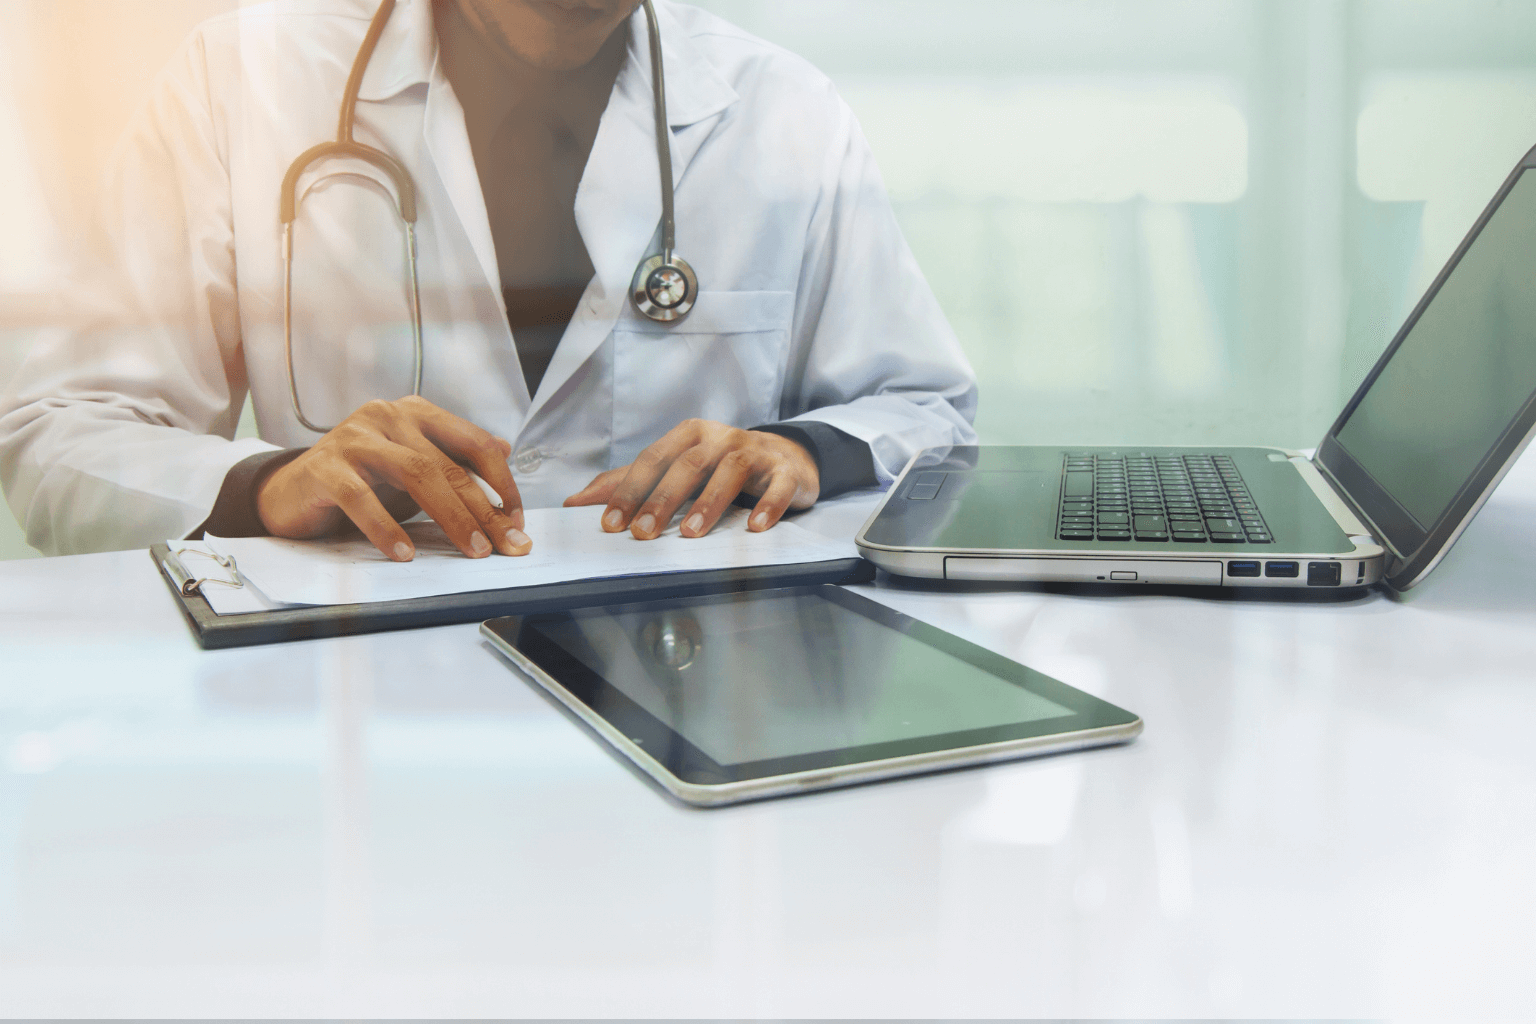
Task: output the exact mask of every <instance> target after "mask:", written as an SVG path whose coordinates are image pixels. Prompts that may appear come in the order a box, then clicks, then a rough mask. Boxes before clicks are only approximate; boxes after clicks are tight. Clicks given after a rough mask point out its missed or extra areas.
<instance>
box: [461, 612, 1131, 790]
mask: <svg viewBox="0 0 1536 1024" xmlns="http://www.w3.org/2000/svg"><path fill="white" fill-rule="evenodd" d="M480 631H481V633H483V634H484V635H485V637H486V638H487V639H488V640H489V641H490V642H491V644H493V645H494V646H495V648H496V649H497V650H498V651H500V652H501V653H502V654H504V655H505V656H506V657H507V658H509V659H511V661H512V662H513V663H514V664H516V665H517V666H518V667H519V668H521V669H522V670H523V671H524V672H525V673H527V674H528V675H529V676H531V677H532V678H533V679H534V681H535V682H537V683H539V684H540V685H541V686H543V687H544V688H545V689H546V690H548V691H549V692H550V693H551V694H552V695H553V696H554V697H555V698H556V699H557V700H559V701H560V702H561V703H562V704H564V705H565V706H566V707H567V708H569V709H570V710H571V711H572V712H574V713H575V714H576V715H577V716H579V717H580V718H581V719H582V720H583V721H585V722H586V723H587V724H588V725H589V726H591V727H592V728H593V729H594V730H596V731H597V733H598V734H599V735H600V736H602V737H603V738H604V739H605V740H607V741H608V742H609V743H611V744H612V745H613V746H614V748H615V749H617V750H618V751H620V752H621V753H623V754H624V756H625V757H627V758H629V759H630V760H631V761H633V762H634V763H635V765H636V766H638V767H639V768H640V769H641V770H642V771H644V772H645V773H646V774H647V775H649V776H651V777H652V778H653V779H655V780H656V781H657V782H658V783H660V784H661V785H662V786H663V787H665V788H666V789H667V790H668V791H670V792H671V793H672V794H673V795H674V796H676V797H677V798H678V799H680V800H683V801H685V802H686V803H690V804H695V805H699V806H719V805H722V804H730V803H736V802H739V801H743V800H756V799H761V798H764V797H771V796H782V795H787V794H791V793H804V792H810V791H813V790H818V789H827V788H830V787H833V786H847V785H852V784H855V783H860V782H870V781H874V780H877V779H888V778H893V777H896V776H900V775H911V774H915V773H918V772H931V771H938V770H942V769H948V768H957V767H962V766H966V765H977V764H986V763H988V762H991V761H1001V760H1005V759H1010V758H1018V757H1027V756H1031V755H1035V754H1045V753H1052V752H1056V751H1064V750H1077V749H1081V748H1085V747H1094V746H1103V745H1106V744H1112V743H1124V742H1126V741H1128V740H1130V739H1132V738H1133V737H1135V736H1136V735H1137V734H1138V733H1139V732H1141V725H1142V723H1141V719H1140V718H1138V717H1137V716H1136V715H1134V714H1132V713H1131V712H1129V711H1124V710H1122V709H1120V708H1118V707H1115V706H1114V705H1113V704H1108V703H1106V702H1104V701H1102V700H1099V699H1098V698H1097V697H1094V696H1091V695H1089V694H1086V693H1083V692H1082V691H1080V690H1075V689H1073V688H1072V687H1070V686H1068V685H1066V684H1065V683H1061V682H1058V681H1057V680H1055V679H1051V678H1050V677H1048V676H1045V675H1042V674H1040V673H1039V672H1036V671H1034V670H1033V669H1030V668H1026V667H1025V666H1023V665H1020V664H1018V663H1017V662H1014V661H1010V660H1008V659H1007V658H1004V657H1002V656H1001V655H999V654H994V653H993V652H991V651H989V650H986V649H985V648H983V647H978V646H977V645H975V644H973V643H969V642H967V641H965V640H962V639H960V638H959V637H957V636H954V635H952V634H950V633H946V632H944V631H943V630H941V629H936V628H935V627H933V626H930V625H927V624H926V623H922V622H919V621H917V620H916V619H914V618H911V617H910V616H907V615H903V614H902V613H901V612H898V611H893V610H892V609H890V608H887V607H885V606H884V605H881V604H878V603H876V602H874V601H871V600H869V599H868V598H865V597H862V596H860V595H858V594H855V593H852V592H851V591H847V590H844V589H842V588H841V587H835V586H817V587H794V588H788V589H782V590H764V591H756V592H752V593H738V594H721V595H716V596H712V597H702V598H687V599H678V600H659V601H645V602H640V603H635V604H622V605H611V606H602V607H591V608H577V609H573V610H568V611H560V612H550V613H547V614H546V613H541V614H531V615H519V616H509V617H506V618H500V619H491V620H489V621H488V622H485V623H483V624H482V625H481V627H480Z"/></svg>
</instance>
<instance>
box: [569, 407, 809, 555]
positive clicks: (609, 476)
mask: <svg viewBox="0 0 1536 1024" xmlns="http://www.w3.org/2000/svg"><path fill="white" fill-rule="evenodd" d="M701 487H702V488H703V491H702V492H700V490H699V488H701ZM742 493H746V494H749V495H753V496H754V497H757V498H758V502H757V506H756V507H755V508H754V509H753V510H752V515H751V517H750V518H749V519H748V520H747V529H749V530H752V531H753V532H760V531H762V530H766V529H768V528H769V527H771V526H773V525H774V524H775V523H777V522H778V521H779V518H780V517H781V516H783V515H784V513H785V512H786V511H787V510H788V509H791V508H797V509H798V508H810V507H811V506H812V505H814V504H816V498H817V497H818V496H819V495H820V494H821V476H820V474H819V473H818V472H817V470H816V462H815V460H814V459H812V458H811V455H810V453H809V452H807V451H806V450H805V449H804V448H802V447H801V446H800V445H798V444H796V443H795V442H793V441H791V440H790V439H789V438H787V437H780V436H778V435H777V434H766V433H762V432H759V431H755V430H740V429H738V428H736V427H728V426H726V425H725V424H724V423H716V422H714V421H713V420H688V421H686V422H684V423H680V424H678V425H677V426H675V427H673V428H672V429H671V430H669V431H667V433H666V435H665V436H664V437H662V438H661V440H659V441H657V442H656V443H655V444H653V445H651V446H650V447H648V448H646V449H645V451H643V452H641V453H640V455H639V457H638V458H636V459H635V461H634V462H632V463H630V464H629V465H628V466H621V467H619V468H618V469H610V470H608V472H606V473H599V474H598V475H597V476H596V477H594V478H593V480H592V482H591V483H589V484H587V486H586V487H583V488H582V489H581V490H580V491H577V492H576V493H575V494H573V495H571V496H570V497H569V498H566V499H565V504H566V505H567V506H571V505H600V504H604V503H606V504H607V505H608V510H607V511H606V512H604V513H603V529H604V530H605V531H607V532H608V533H617V532H618V531H620V530H622V529H624V528H625V527H626V526H628V527H629V532H630V533H632V534H634V536H635V538H636V539H638V540H650V539H651V538H653V537H656V536H659V535H660V534H661V532H662V531H663V530H665V529H666V528H667V524H668V523H670V522H671V521H672V514H673V513H674V512H676V511H677V509H678V506H680V505H681V504H682V503H683V502H684V501H686V500H687V499H688V498H689V497H691V496H692V495H694V494H698V499H697V500H696V501H694V503H693V507H692V508H691V509H690V510H689V512H688V517H687V518H686V519H684V520H683V526H682V534H683V536H684V537H702V536H704V535H705V534H706V533H708V532H709V531H710V530H711V529H712V528H713V527H714V525H715V523H716V522H717V521H719V519H720V516H721V515H722V514H724V512H725V510H726V507H727V506H729V505H730V503H731V502H732V501H734V500H735V498H736V495H738V494H742ZM642 503H643V504H642Z"/></svg>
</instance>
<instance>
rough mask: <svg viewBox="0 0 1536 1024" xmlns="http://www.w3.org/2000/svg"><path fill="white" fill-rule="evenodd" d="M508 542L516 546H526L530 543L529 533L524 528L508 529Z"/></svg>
mask: <svg viewBox="0 0 1536 1024" xmlns="http://www.w3.org/2000/svg"><path fill="white" fill-rule="evenodd" d="M507 543H508V544H510V545H512V546H513V547H514V548H520V547H525V546H526V545H527V544H528V535H527V534H526V533H524V532H523V531H522V530H508V531H507Z"/></svg>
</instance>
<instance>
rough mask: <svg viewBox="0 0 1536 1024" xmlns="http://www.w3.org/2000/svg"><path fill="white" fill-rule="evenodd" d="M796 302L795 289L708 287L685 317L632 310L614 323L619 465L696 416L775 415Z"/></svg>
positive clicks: (734, 419) (766, 418) (615, 456)
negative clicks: (653, 317)
mask: <svg viewBox="0 0 1536 1024" xmlns="http://www.w3.org/2000/svg"><path fill="white" fill-rule="evenodd" d="M794 307H795V296H794V293H793V292H713V291H701V292H700V293H699V300H698V303H697V304H696V305H695V306H694V308H693V311H692V312H691V313H689V314H688V316H687V317H686V318H685V319H683V320H682V321H681V322H679V323H675V324H659V323H653V322H651V321H649V320H646V319H644V318H642V317H641V316H640V315H639V314H638V313H635V312H634V311H633V310H629V311H627V314H626V316H625V317H624V318H623V319H621V320H620V321H619V322H618V324H616V325H615V326H614V330H613V448H612V456H611V458H612V465H614V466H622V465H625V464H627V463H629V462H632V461H634V458H635V456H636V455H638V454H639V453H640V451H641V449H643V448H644V447H645V446H646V445H648V444H650V443H651V442H652V441H655V440H656V439H657V438H659V437H661V436H662V435H663V434H665V433H666V432H667V431H668V430H671V429H672V428H673V427H675V426H677V424H678V423H680V422H682V421H683V420H686V419H689V418H691V417H698V418H699V419H707V420H717V421H719V422H721V423H729V424H731V425H733V426H737V427H755V426H758V425H759V424H763V423H771V422H773V421H774V420H776V419H777V418H778V409H779V396H780V393H781V392H782V391H783V388H784V369H785V362H786V358H787V353H788V349H789V328H790V322H791V319H792V318H793V315H794Z"/></svg>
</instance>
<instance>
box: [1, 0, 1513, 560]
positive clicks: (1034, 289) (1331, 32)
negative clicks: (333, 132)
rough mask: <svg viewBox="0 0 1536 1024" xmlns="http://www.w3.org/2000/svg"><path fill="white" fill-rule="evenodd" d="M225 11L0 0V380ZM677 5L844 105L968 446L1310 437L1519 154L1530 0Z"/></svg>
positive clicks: (4, 547) (10, 535) (18, 548)
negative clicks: (951, 341)
mask: <svg viewBox="0 0 1536 1024" xmlns="http://www.w3.org/2000/svg"><path fill="white" fill-rule="evenodd" d="M232 6H234V4H233V3H232V2H230V0H0V195H3V196H5V197H6V200H7V203H8V204H9V206H10V213H9V214H8V216H7V223H6V227H5V228H4V234H3V237H4V239H5V244H4V245H3V246H0V387H4V386H5V385H6V384H8V382H9V380H10V378H11V376H12V374H13V373H14V369H15V367H16V366H17V365H18V363H19V362H20V360H21V359H22V358H23V356H24V355H25V352H26V349H27V346H28V344H29V343H30V339H31V338H32V337H34V336H35V335H36V332H37V331H38V330H39V329H40V328H46V327H47V325H48V323H49V319H50V313H49V309H50V307H49V299H48V297H47V296H48V291H49V282H50V281H51V280H52V279H53V275H55V274H56V273H57V268H58V267H59V266H61V265H62V254H63V253H64V252H66V251H67V250H68V248H69V246H70V245H71V240H72V239H74V238H76V237H78V236H79V234H80V232H81V231H82V230H83V213H82V211H83V210H85V209H86V208H87V207H88V201H89V196H90V193H91V191H92V189H93V185H94V182H95V181H96V180H97V178H98V176H99V174H100V172H101V167H102V164H103V163H104V161H105V159H106V156H107V153H108V152H109V151H110V148H111V145H112V142H113V140H114V139H115V138H116V136H117V134H118V133H119V132H120V131H121V128H122V125H123V123H124V121H125V119H126V118H127V116H128V114H129V113H130V112H131V110H132V108H133V107H134V105H135V104H136V103H137V102H138V100H139V99H140V97H142V95H143V94H144V92H145V90H146V89H147V88H148V86H149V83H150V81H151V79H152V77H153V75H154V74H155V72H156V71H157V70H158V68H159V67H160V65H161V64H162V63H163V62H164V61H165V60H166V59H167V58H168V57H169V55H170V53H171V51H172V49H173V48H174V47H175V46H176V45H177V43H178V42H179V41H180V40H181V38H182V37H183V36H184V35H185V34H186V32H187V31H188V30H189V29H190V28H191V27H192V26H193V25H194V24H195V23H196V22H197V21H198V20H200V19H201V18H203V17H206V16H208V15H210V14H214V13H217V12H219V11H222V10H226V9H228V8H230V7H232ZM701 6H704V7H707V8H709V9H711V10H713V11H716V12H717V13H719V14H721V15H722V16H724V17H726V18H728V19H729V20H731V21H734V22H736V23H737V24H739V25H741V26H743V27H744V28H747V29H748V30H750V31H752V32H755V33H757V34H759V35H761V36H764V37H766V38H768V39H770V40H773V41H775V42H777V43H780V44H782V45H784V46H785V47H787V48H789V49H791V50H793V51H794V52H796V53H799V54H801V55H802V56H804V57H806V58H808V59H809V60H810V61H812V62H813V63H815V64H816V65H817V66H818V67H820V68H822V69H823V70H824V71H826V72H827V73H828V74H829V75H831V76H832V78H833V79H834V80H835V81H836V82H837V85H838V87H839V88H840V90H841V91H842V93H843V95H844V96H845V97H846V99H847V100H848V102H849V103H850V104H851V105H852V107H853V109H854V110H855V111H856V112H857V114H858V115H859V118H860V120H861V122H862V123H863V125H864V129H865V132H866V134H867V135H868V136H869V139H870V143H871V145H872V146H873V148H874V151H875V154H876V156H877V158H878V159H879V161H880V166H881V169H882V171H883V173H884V175H885V178H886V183H887V186H888V188H889V190H890V193H891V198H892V200H893V202H894V203H895V206H896V211H897V214H898V216H899V217H900V218H901V222H902V224H903V226H904V227H905V229H906V232H907V237H908V239H909V240H910V241H911V243H912V247H913V249H914V250H915V252H916V254H917V258H918V260H919V262H920V263H921V264H922V266H923V269H924V271H925V272H926V273H927V275H928V279H929V281H930V282H931V283H932V285H933V287H934V290H935V291H936V292H937V293H938V297H939V301H940V302H941V303H942V305H943V307H944V309H945V311H946V312H947V313H948V315H949V318H950V321H951V322H952V323H953V325H954V327H955V330H956V332H957V333H958V334H959V336H960V340H961V342H962V343H963V344H964V346H965V349H966V351H967V352H968V353H969V355H970V358H971V360H972V362H973V364H974V365H975V367H976V370H977V373H978V374H979V376H980V378H981V382H982V384H981V389H982V390H981V411H980V415H979V417H978V421H977V428H978V430H979V431H980V433H981V437H982V439H983V441H985V442H1051V441H1055V440H1062V439H1070V440H1073V441H1077V442H1106V443H1114V442H1117V441H1120V440H1124V439H1127V438H1131V437H1134V438H1136V439H1137V440H1142V441H1147V442H1153V441H1156V442H1164V443H1171V444H1184V443H1200V442H1207V441H1211V442H1218V441H1219V442H1224V443H1249V442H1252V443H1268V444H1284V445H1292V446H1297V447H1308V446H1311V445H1313V444H1315V443H1316V442H1317V440H1318V439H1319V438H1320V437H1321V435H1322V434H1323V432H1324V431H1325V430H1326V429H1327V428H1328V426H1329V424H1330V423H1331V421H1332V419H1333V416H1334V415H1335V413H1336V412H1337V411H1338V409H1339V407H1340V406H1341V404H1342V402H1343V400H1344V399H1345V397H1347V396H1348V394H1349V393H1350V392H1351V391H1352V390H1353V389H1354V387H1355V386H1356V384H1358V382H1359V381H1360V379H1361V377H1362V376H1363V375H1364V373H1365V372H1366V370H1367V369H1369V367H1370V365H1371V363H1372V362H1373V361H1374V360H1375V358H1376V356H1377V355H1378V354H1379V353H1380V352H1381V350H1382V349H1383V347H1384V346H1385V345H1386V343H1387V342H1388V341H1389V340H1390V338H1391V336H1392V334H1393V333H1394V332H1395V330H1396V329H1397V327H1398V326H1399V324H1400V323H1401V321H1402V319H1403V317H1404V316H1405V315H1406V313H1407V312H1408V310H1409V309H1410V308H1411V306H1412V304H1413V302H1414V301H1415V300H1416V299H1417V298H1418V296H1419V295H1420V294H1421V292H1422V291H1423V289H1424V287H1425V286H1426V285H1427V284H1428V282H1429V280H1430V279H1431V278H1432V277H1433V276H1434V273H1435V272H1436V271H1437V270H1438V269H1439V267H1440V265H1441V264H1442V263H1443V262H1444V260H1445V259H1446V258H1447V257H1448V256H1449V255H1450V252H1451V251H1452V249H1454V247H1455V246H1456V244H1457V242H1458V241H1460V239H1461V236H1462V235H1463V234H1464V233H1465V232H1466V230H1467V228H1468V227H1470V225H1471V223H1472V221H1473V220H1474V219H1475V218H1476V216H1477V214H1478V213H1479V212H1480V210H1481V209H1482V207H1483V205H1484V203H1485V202H1486V201H1487V200H1488V198H1489V197H1490V196H1491V195H1492V193H1493V191H1494V189H1495V188H1496V187H1497V186H1498V184H1499V182H1500V181H1501V180H1502V179H1503V178H1504V176H1505V175H1506V174H1507V173H1508V172H1509V170H1510V168H1511V167H1512V166H1513V164H1514V163H1515V161H1516V160H1517V159H1519V157H1520V156H1521V155H1522V154H1523V153H1525V151H1526V150H1527V149H1529V148H1530V147H1531V146H1532V145H1536V3H1529V2H1500V0H706V2H704V3H702V4H701ZM1533 244H1536V240H1533ZM250 429H251V427H250V423H249V418H247V421H246V422H245V424H244V425H243V426H242V430H250ZM33 555H36V552H34V551H32V550H31V549H30V548H28V547H27V546H26V543H25V541H24V539H23V537H22V536H21V532H20V530H19V529H18V528H17V526H16V525H15V523H14V521H13V520H12V518H11V517H10V516H9V514H7V513H4V512H0V558H19V557H29V556H33Z"/></svg>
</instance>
